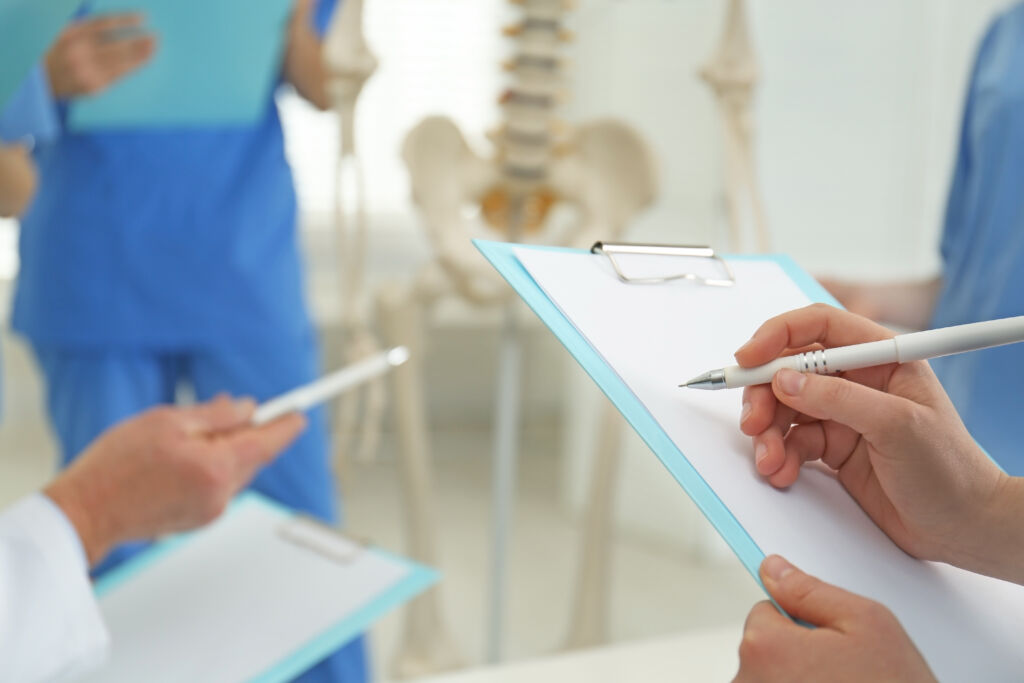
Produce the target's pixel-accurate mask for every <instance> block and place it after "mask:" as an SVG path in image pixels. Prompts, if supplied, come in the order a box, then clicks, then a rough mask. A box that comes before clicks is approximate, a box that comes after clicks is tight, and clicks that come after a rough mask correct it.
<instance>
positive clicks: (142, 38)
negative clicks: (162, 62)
mask: <svg viewBox="0 0 1024 683" xmlns="http://www.w3.org/2000/svg"><path fill="white" fill-rule="evenodd" d="M141 25H142V16H141V15H139V14H110V15H106V16H98V17H88V18H85V19H82V20H80V21H76V22H74V23H73V24H71V25H70V26H68V27H67V28H66V29H64V31H63V32H62V33H61V34H60V36H58V37H57V40H56V42H55V43H54V44H53V45H52V46H51V47H50V49H49V51H48V52H47V53H46V58H45V65H46V74H47V77H48V78H49V81H50V89H51V90H52V91H53V94H54V96H55V97H57V98H58V99H68V98H72V97H80V96H82V95H94V94H96V93H99V92H101V91H103V90H105V89H106V88H108V87H109V86H110V85H112V84H113V83H115V82H116V81H117V80H119V79H121V78H123V77H124V76H126V75H128V74H129V73H131V72H133V71H135V70H136V69H138V68H139V67H141V66H142V65H143V64H145V63H146V62H148V61H149V59H150V58H151V57H152V56H153V53H154V52H155V51H156V38H155V37H153V36H152V35H138V34H137V33H134V31H136V30H137V29H138V28H139V27H140V26H141ZM123 32H124V33H125V35H119V33H123Z"/></svg>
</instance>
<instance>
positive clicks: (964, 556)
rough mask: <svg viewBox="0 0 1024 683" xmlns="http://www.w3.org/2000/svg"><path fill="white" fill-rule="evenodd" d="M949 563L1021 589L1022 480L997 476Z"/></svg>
mask: <svg viewBox="0 0 1024 683" xmlns="http://www.w3.org/2000/svg"><path fill="white" fill-rule="evenodd" d="M949 563H950V564H953V565H955V566H958V567H961V568H963V569H968V570H970V571H974V572H978V573H980V574H985V575H987V576H992V577H995V578H998V579H1003V580H1005V581H1012V582H1014V583H1017V584H1022V585H1024V478H1022V477H1011V476H1010V475H1008V474H1003V473H1001V477H1000V480H999V482H998V484H997V485H996V486H995V488H994V489H993V492H992V495H991V496H989V497H988V499H987V500H986V501H985V503H984V504H983V505H981V506H980V507H979V510H978V515H977V516H976V517H975V519H974V520H973V522H972V524H971V527H970V528H969V529H967V530H966V533H965V534H964V545H963V547H962V548H961V549H960V551H959V552H957V553H955V556H954V557H953V558H952V559H951V560H949Z"/></svg>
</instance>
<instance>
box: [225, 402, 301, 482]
mask: <svg viewBox="0 0 1024 683" xmlns="http://www.w3.org/2000/svg"><path fill="white" fill-rule="evenodd" d="M306 425H307V422H306V417H305V416H304V415H302V414H300V413H290V414H288V415H284V416H282V417H279V418H277V419H276V420H273V421H271V422H268V423H267V424H265V425H260V426H259V427H249V428H246V429H241V430H238V431H236V432H232V433H231V434H230V435H228V436H227V438H225V439H224V441H223V446H224V448H225V449H226V451H227V453H228V457H230V458H232V459H233V460H234V461H235V464H236V467H237V471H238V472H239V474H240V477H241V478H242V479H245V480H248V478H250V477H251V476H252V475H253V474H254V473H255V471H256V470H257V469H259V468H260V467H263V466H264V465H266V464H268V463H269V462H270V461H272V460H273V459H274V458H276V457H277V456H279V455H280V454H281V452H282V451H284V449H285V448H287V447H288V446H289V445H290V444H291V443H292V442H293V441H295V439H297V438H298V437H299V435H300V434H301V433H302V432H303V431H304V430H305V429H306Z"/></svg>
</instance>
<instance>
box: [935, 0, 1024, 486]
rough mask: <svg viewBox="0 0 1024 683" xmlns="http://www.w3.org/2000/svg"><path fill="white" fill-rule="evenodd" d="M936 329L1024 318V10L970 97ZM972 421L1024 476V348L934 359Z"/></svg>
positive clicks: (978, 434) (996, 34)
mask: <svg viewBox="0 0 1024 683" xmlns="http://www.w3.org/2000/svg"><path fill="white" fill-rule="evenodd" d="M942 258H943V261H944V273H943V278H944V286H943V290H942V293H941V295H940V298H939V301H938V306H937V308H936V310H935V315H934V318H933V320H932V325H933V326H936V327H941V326H946V325H958V324H961V323H969V322H976V321H979V320H988V319H991V318H1004V317H1008V316H1017V315H1024V4H1021V5H1016V6H1014V7H1013V8H1011V9H1010V10H1008V11H1007V12H1006V13H1004V14H1003V15H1002V16H1000V17H999V18H998V19H997V20H996V21H995V22H994V23H993V25H992V26H991V27H990V29H989V31H988V33H987V34H986V36H985V38H984V40H983V41H982V44H981V48H980V50H979V53H978V57H977V61H976V63H975V67H974V73H973V76H972V78H971V84H970V89H969V91H968V95H967V104H966V109H965V112H964V120H963V128H962V131H961V136H960V149H959V155H958V158H957V162H956V168H955V171H954V177H953V184H952V188H951V190H950V194H949V203H948V206H947V210H946V223H945V231H944V234H943V239H942ZM932 366H933V367H934V368H935V371H936V373H937V374H938V376H939V379H941V380H942V383H943V385H944V386H945V388H946V390H947V391H948V392H949V395H950V396H951V397H952V399H953V401H954V403H955V404H956V407H957V409H958V410H959V411H960V414H961V415H962V416H963V419H964V423H965V424H966V425H967V428H968V429H969V430H970V432H971V434H972V435H974V437H975V438H976V439H977V440H978V442H979V443H980V444H981V445H982V446H983V447H984V448H985V449H986V450H987V451H988V452H989V454H991V455H992V457H993V458H995V460H996V461H997V462H999V464H1000V465H1002V467H1003V468H1004V469H1005V470H1006V471H1007V472H1009V473H1010V474H1013V475H1018V476H1020V475H1024V345H1022V344H1018V345H1014V346H1006V347H1002V348H997V349H989V350H987V351H977V352H973V353H965V354H961V355H958V356H952V357H949V358H940V359H937V360H934V361H932Z"/></svg>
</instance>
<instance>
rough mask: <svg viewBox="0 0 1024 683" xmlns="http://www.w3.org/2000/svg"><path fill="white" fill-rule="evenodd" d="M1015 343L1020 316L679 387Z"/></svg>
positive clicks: (1022, 323)
mask: <svg viewBox="0 0 1024 683" xmlns="http://www.w3.org/2000/svg"><path fill="white" fill-rule="evenodd" d="M1020 341H1024V316H1017V317H1015V318H1003V319H1001V320H989V321H986V322H981V323H970V324H969V325H956V326H954V327H942V328H939V329H936V330H925V331H924V332H911V333H910V334H900V335H897V336H895V337H893V338H892V339H885V340H882V341H876V342H867V343H865V344H854V345H852V346H837V347H835V348H832V349H825V350H823V351H807V352H806V353H798V354H796V355H795V356H784V357H782V358H777V359H775V360H773V361H772V362H771V363H767V364H765V365H759V366H758V367H756V368H741V367H739V366H738V365H733V366H731V367H728V368H722V369H720V370H712V371H710V372H705V373H704V374H703V375H700V376H699V377H694V378H693V379H691V380H690V381H689V382H687V383H686V384H680V385H679V386H681V387H689V388H691V389H736V388H739V387H748V386H752V385H755V384H768V383H769V382H771V381H772V377H774V376H775V373H776V372H778V371H779V370H782V369H783V368H789V369H791V370H796V371H797V372H811V373H816V374H819V375H829V374H834V373H837V372H845V371H846V370H859V369H861V368H870V367H874V366H876V365H886V364H888V363H909V362H910V361H915V360H927V359H929V358H939V357H940V356H951V355H953V354H955V353H964V352H966V351H977V350H979V349H987V348H991V347H993V346H1003V345H1004V344H1015V343H1017V342H1020Z"/></svg>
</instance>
